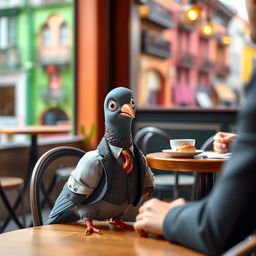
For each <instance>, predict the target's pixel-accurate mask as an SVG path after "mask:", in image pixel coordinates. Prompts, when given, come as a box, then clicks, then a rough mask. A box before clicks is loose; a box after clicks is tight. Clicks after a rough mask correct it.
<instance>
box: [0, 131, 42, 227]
mask: <svg viewBox="0 0 256 256" xmlns="http://www.w3.org/2000/svg"><path fill="white" fill-rule="evenodd" d="M37 151H38V149H37V135H31V143H30V150H29V163H28V169H27V172H26V174H25V177H24V184H23V187H22V188H21V191H20V193H19V196H18V197H17V199H16V201H15V203H14V205H13V211H16V210H17V208H18V207H19V205H20V203H21V202H22V200H23V196H25V192H26V190H27V187H28V185H29V182H30V178H31V175H32V171H33V168H34V165H35V163H36V161H37ZM10 220H11V217H10V216H9V217H8V218H7V219H6V220H5V222H4V224H3V226H2V229H5V228H6V226H7V225H8V223H9V222H10ZM24 226H25V223H24Z"/></svg>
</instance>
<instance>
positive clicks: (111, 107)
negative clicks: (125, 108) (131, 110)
mask: <svg viewBox="0 0 256 256" xmlns="http://www.w3.org/2000/svg"><path fill="white" fill-rule="evenodd" d="M108 109H109V110H111V111H115V110H117V103H116V102H115V101H114V100H110V101H109V102H108Z"/></svg>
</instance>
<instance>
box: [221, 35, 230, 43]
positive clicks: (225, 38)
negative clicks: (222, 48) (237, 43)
mask: <svg viewBox="0 0 256 256" xmlns="http://www.w3.org/2000/svg"><path fill="white" fill-rule="evenodd" d="M231 41H232V39H231V37H230V36H228V35H225V36H223V37H222V38H221V42H222V43H223V44H225V45H229V44H231Z"/></svg>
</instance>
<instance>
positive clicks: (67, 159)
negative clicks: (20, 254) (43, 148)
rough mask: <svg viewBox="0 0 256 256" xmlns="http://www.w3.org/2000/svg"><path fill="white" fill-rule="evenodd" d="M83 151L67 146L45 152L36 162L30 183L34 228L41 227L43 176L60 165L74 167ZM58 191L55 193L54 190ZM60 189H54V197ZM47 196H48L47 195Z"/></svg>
mask: <svg viewBox="0 0 256 256" xmlns="http://www.w3.org/2000/svg"><path fill="white" fill-rule="evenodd" d="M84 154H85V151H83V150H81V149H78V148H74V147H68V146H62V147H56V148H53V149H50V150H49V151H47V152H45V153H44V154H43V155H42V156H41V157H40V158H39V159H38V161H37V163H36V165H35V167H34V169H33V173H32V177H31V182H30V206H31V213H32V219H33V224H34V226H39V225H43V223H44V220H43V215H42V207H41V206H42V204H41V202H42V200H41V195H43V194H44V193H45V192H46V191H45V190H42V184H44V185H46V181H47V179H44V176H47V175H49V174H50V173H53V174H54V173H55V171H56V168H58V166H59V165H60V164H65V165H66V166H67V165H68V166H76V164H77V162H78V161H79V160H80V158H81V157H82V156H83V155H84ZM57 189H58V190H59V191H56V190H57ZM60 190H61V188H57V185H56V187H55V188H54V192H55V197H56V196H57V195H58V192H60ZM47 196H48V195H47Z"/></svg>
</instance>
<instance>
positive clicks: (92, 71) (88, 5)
mask: <svg viewBox="0 0 256 256" xmlns="http://www.w3.org/2000/svg"><path fill="white" fill-rule="evenodd" d="M105 2H106V1H104V0H102V1H100V0H95V1H84V0H78V1H77V26H76V27H77V41H76V43H77V48H76V49H77V56H76V61H77V69H76V74H77V77H76V78H77V85H76V86H77V99H76V104H77V132H78V134H79V133H80V132H79V131H80V127H81V126H84V128H85V131H86V133H87V134H88V133H89V131H90V129H91V127H92V126H93V125H95V124H96V127H97V131H96V134H95V136H93V139H92V141H91V143H90V148H95V147H96V146H97V144H98V142H99V140H100V138H101V137H102V135H103V131H104V118H103V100H104V95H105V92H106V72H105V71H106V70H105V71H104V69H106V67H104V65H103V64H102V63H103V62H104V49H106V47H105V48H104V45H106V44H105V42H104V37H105V32H104V31H105V30H104V26H103V27H102V28H101V29H99V27H100V25H102V23H104V21H103V19H104V17H105V16H104V13H103V15H101V14H102V13H101V12H103V11H104V10H105V8H104V3H105ZM101 10H103V11H101ZM100 40H101V41H100ZM99 49H101V50H99Z"/></svg>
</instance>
